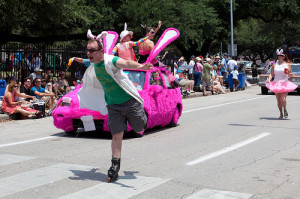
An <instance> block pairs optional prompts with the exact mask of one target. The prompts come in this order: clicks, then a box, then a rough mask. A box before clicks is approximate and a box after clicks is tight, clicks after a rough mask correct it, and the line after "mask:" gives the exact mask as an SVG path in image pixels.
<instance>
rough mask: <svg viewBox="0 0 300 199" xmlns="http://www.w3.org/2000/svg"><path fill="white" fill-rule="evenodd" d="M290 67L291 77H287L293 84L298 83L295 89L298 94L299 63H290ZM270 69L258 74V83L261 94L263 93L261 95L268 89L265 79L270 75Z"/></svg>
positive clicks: (299, 84) (299, 81) (299, 88)
mask: <svg viewBox="0 0 300 199" xmlns="http://www.w3.org/2000/svg"><path fill="white" fill-rule="evenodd" d="M291 67H292V71H293V77H289V80H290V81H291V82H293V83H294V84H296V85H298V88H297V90H296V91H297V92H298V94H300V64H298V63H291ZM271 69H272V68H270V69H269V71H268V72H267V74H261V75H260V76H259V82H258V85H259V86H260V88H261V94H263V95H267V94H268V92H269V89H268V88H267V87H266V81H267V78H268V77H269V75H270V72H271Z"/></svg>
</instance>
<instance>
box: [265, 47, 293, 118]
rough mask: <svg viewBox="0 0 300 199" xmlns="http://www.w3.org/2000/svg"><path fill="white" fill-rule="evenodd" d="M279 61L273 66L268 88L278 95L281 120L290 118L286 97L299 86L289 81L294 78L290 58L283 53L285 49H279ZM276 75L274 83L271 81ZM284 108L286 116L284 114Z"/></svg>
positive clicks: (267, 84) (267, 83)
mask: <svg viewBox="0 0 300 199" xmlns="http://www.w3.org/2000/svg"><path fill="white" fill-rule="evenodd" d="M276 53H277V56H278V61H277V62H276V63H274V64H273V65H272V69H271V73H270V76H269V78H268V79H267V82H266V86H267V88H268V89H269V90H270V91H273V92H274V93H275V95H276V99H277V105H278V109H279V112H280V116H279V119H282V118H283V116H284V117H285V118H287V117H288V112H287V110H286V97H287V94H288V92H291V91H293V90H295V89H296V88H297V87H298V86H297V85H296V84H294V83H292V82H291V81H289V80H288V76H290V77H291V76H293V73H292V68H291V65H290V64H289V63H290V60H289V59H288V56H287V55H286V54H284V53H283V49H277V51H276ZM274 75H275V78H274V80H273V81H272V82H270V80H271V79H272V77H273V76H274ZM282 108H283V110H284V114H282Z"/></svg>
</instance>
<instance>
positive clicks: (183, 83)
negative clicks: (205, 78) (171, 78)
mask: <svg viewBox="0 0 300 199" xmlns="http://www.w3.org/2000/svg"><path fill="white" fill-rule="evenodd" d="M176 78H177V81H178V85H179V87H181V88H182V92H183V93H184V94H185V93H187V94H190V92H192V93H194V92H195V91H193V88H194V81H193V80H189V79H187V77H186V75H185V74H183V73H182V71H181V70H177V74H176ZM189 90H190V91H189Z"/></svg>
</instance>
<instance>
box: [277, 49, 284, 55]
mask: <svg viewBox="0 0 300 199" xmlns="http://www.w3.org/2000/svg"><path fill="white" fill-rule="evenodd" d="M276 54H277V56H278V55H282V56H284V53H283V49H277V50H276Z"/></svg>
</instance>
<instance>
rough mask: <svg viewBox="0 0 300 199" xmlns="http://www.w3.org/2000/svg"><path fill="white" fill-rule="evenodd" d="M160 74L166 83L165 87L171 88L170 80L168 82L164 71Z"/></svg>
mask: <svg viewBox="0 0 300 199" xmlns="http://www.w3.org/2000/svg"><path fill="white" fill-rule="evenodd" d="M162 76H163V78H164V80H165V83H166V85H167V88H168V89H172V88H173V87H172V86H171V84H170V82H169V78H168V77H167V75H166V74H165V73H162Z"/></svg>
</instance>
